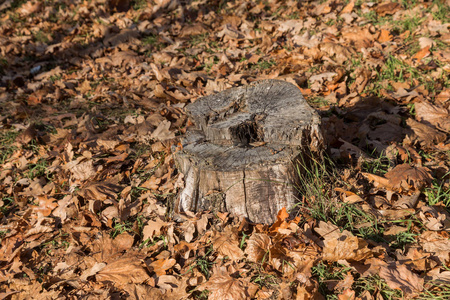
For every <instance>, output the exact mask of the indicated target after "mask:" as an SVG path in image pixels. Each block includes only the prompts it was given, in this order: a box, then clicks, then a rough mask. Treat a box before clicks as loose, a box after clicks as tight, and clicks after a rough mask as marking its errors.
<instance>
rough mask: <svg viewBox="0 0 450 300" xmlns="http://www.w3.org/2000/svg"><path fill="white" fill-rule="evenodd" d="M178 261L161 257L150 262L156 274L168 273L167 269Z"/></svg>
mask: <svg viewBox="0 0 450 300" xmlns="http://www.w3.org/2000/svg"><path fill="white" fill-rule="evenodd" d="M176 263H177V261H176V260H175V259H173V258H161V259H158V260H156V261H154V262H152V263H151V264H150V266H151V267H152V268H153V272H155V273H156V276H161V275H166V271H167V270H169V269H170V268H172V267H173V266H174V265H175V264H176Z"/></svg>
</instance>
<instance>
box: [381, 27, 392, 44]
mask: <svg viewBox="0 0 450 300" xmlns="http://www.w3.org/2000/svg"><path fill="white" fill-rule="evenodd" d="M391 40H392V35H391V33H390V32H389V30H386V29H381V32H380V35H379V36H378V41H379V42H380V43H385V42H389V41H391Z"/></svg>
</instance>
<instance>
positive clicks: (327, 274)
mask: <svg viewBox="0 0 450 300" xmlns="http://www.w3.org/2000/svg"><path fill="white" fill-rule="evenodd" d="M350 270H351V268H348V267H345V266H344V265H341V264H338V263H332V264H328V265H327V264H325V263H324V262H322V261H320V262H319V263H318V264H317V265H315V266H314V267H312V268H311V273H312V275H313V276H315V277H316V278H317V280H318V282H319V292H320V293H321V294H322V295H324V296H326V299H337V296H336V295H333V292H332V291H330V290H329V289H328V286H327V282H328V281H329V280H343V279H344V277H345V275H346V274H347V273H348V272H349V271H350Z"/></svg>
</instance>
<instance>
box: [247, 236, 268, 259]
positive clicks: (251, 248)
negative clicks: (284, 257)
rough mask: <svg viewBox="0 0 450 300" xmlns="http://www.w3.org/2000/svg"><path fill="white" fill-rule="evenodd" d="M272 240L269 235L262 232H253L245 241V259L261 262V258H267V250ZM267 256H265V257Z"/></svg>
mask: <svg viewBox="0 0 450 300" xmlns="http://www.w3.org/2000/svg"><path fill="white" fill-rule="evenodd" d="M271 245H272V241H271V240H270V237H269V236H268V235H266V234H264V233H254V234H252V236H251V237H250V238H249V239H248V241H247V248H245V251H244V252H245V254H247V259H248V260H249V261H252V262H261V261H262V260H263V259H265V260H266V261H267V260H268V259H269V257H268V251H269V248H270V246H271ZM266 256H267V257H266Z"/></svg>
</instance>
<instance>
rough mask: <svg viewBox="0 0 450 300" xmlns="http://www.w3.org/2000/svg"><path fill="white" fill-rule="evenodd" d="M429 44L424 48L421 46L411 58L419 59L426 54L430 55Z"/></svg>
mask: <svg viewBox="0 0 450 300" xmlns="http://www.w3.org/2000/svg"><path fill="white" fill-rule="evenodd" d="M429 50H430V46H426V47H425V48H422V49H420V50H419V52H417V53H416V54H415V55H414V56H413V57H412V59H417V60H421V59H422V58H424V57H427V56H428V55H430V51H429Z"/></svg>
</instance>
